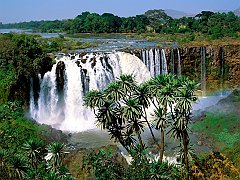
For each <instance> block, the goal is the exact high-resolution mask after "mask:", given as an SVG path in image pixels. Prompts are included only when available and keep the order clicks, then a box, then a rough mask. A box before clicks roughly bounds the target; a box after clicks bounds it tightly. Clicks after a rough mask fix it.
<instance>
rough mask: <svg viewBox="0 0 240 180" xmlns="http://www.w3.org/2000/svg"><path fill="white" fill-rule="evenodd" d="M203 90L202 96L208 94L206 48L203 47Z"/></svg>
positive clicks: (201, 49)
mask: <svg viewBox="0 0 240 180" xmlns="http://www.w3.org/2000/svg"><path fill="white" fill-rule="evenodd" d="M200 51H201V90H202V96H206V48H205V47H201V48H200Z"/></svg>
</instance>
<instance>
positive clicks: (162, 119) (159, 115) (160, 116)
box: [154, 108, 167, 162]
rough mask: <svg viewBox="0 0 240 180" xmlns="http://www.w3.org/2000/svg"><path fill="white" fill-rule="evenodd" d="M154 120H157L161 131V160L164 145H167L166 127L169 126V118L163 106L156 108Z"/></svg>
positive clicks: (161, 158) (157, 126)
mask: <svg viewBox="0 0 240 180" xmlns="http://www.w3.org/2000/svg"><path fill="white" fill-rule="evenodd" d="M154 121H155V122H156V129H160V131H161V147H160V157H159V159H160V162H162V160H163V153H164V146H165V132H164V131H165V128H166V126H167V118H166V115H165V111H164V110H163V109H162V108H157V109H156V110H154Z"/></svg>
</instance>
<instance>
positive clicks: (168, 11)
mask: <svg viewBox="0 0 240 180" xmlns="http://www.w3.org/2000/svg"><path fill="white" fill-rule="evenodd" d="M164 11H165V13H166V14H167V15H168V16H171V17H172V18H174V19H179V18H182V17H194V16H195V15H196V14H188V13H185V12H183V11H177V10H173V9H165V10H164Z"/></svg>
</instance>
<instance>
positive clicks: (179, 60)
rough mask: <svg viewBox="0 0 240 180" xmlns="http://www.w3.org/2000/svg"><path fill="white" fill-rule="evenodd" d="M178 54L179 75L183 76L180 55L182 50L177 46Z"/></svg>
mask: <svg viewBox="0 0 240 180" xmlns="http://www.w3.org/2000/svg"><path fill="white" fill-rule="evenodd" d="M177 54H178V71H177V73H178V75H179V76H181V73H182V72H181V71H182V70H181V56H180V52H179V49H178V48H177Z"/></svg>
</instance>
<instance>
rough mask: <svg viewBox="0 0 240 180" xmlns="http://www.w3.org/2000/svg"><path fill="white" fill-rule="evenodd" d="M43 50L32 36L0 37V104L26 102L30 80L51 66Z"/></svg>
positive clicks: (44, 48)
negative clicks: (19, 100) (11, 101)
mask: <svg viewBox="0 0 240 180" xmlns="http://www.w3.org/2000/svg"><path fill="white" fill-rule="evenodd" d="M46 51H47V50H46V47H41V45H40V42H38V39H37V38H35V37H34V36H31V35H25V34H1V35H0V67H1V70H0V77H1V79H0V87H1V90H0V91H1V94H0V102H6V101H7V100H9V99H13V100H14V99H21V100H22V101H23V102H25V103H26V104H27V103H28V98H29V88H30V87H29V82H30V79H31V78H34V77H35V76H36V75H37V74H38V73H39V74H42V75H43V74H44V73H45V72H47V71H48V70H50V69H51V67H52V59H51V58H50V57H49V56H48V55H47V54H46V53H45V52H46Z"/></svg>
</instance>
